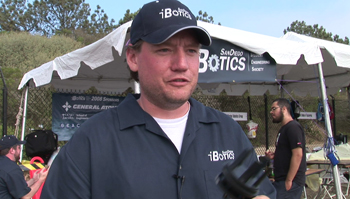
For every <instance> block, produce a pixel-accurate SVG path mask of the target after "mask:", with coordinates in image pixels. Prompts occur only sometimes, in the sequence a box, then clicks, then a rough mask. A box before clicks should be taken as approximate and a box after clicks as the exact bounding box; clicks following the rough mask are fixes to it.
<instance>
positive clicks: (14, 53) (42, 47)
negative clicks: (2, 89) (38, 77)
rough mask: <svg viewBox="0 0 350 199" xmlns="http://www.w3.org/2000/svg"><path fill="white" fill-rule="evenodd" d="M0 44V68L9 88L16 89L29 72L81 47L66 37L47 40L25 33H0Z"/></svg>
mask: <svg viewBox="0 0 350 199" xmlns="http://www.w3.org/2000/svg"><path fill="white" fill-rule="evenodd" d="M0 43H1V45H0V67H1V68H2V69H3V72H4V76H5V79H6V83H7V86H8V87H9V88H17V86H18V84H19V80H20V79H21V78H22V76H23V75H24V73H26V72H28V71H29V70H31V69H34V68H36V67H38V66H40V65H42V64H44V63H46V62H49V61H51V60H53V59H54V58H55V57H58V56H61V55H63V54H66V53H68V52H70V51H73V50H75V49H78V48H81V47H83V45H82V44H81V43H79V42H76V41H74V40H72V39H70V38H67V37H62V36H54V37H52V38H47V37H43V36H38V35H31V34H29V33H25V32H21V33H17V32H10V33H2V34H0Z"/></svg>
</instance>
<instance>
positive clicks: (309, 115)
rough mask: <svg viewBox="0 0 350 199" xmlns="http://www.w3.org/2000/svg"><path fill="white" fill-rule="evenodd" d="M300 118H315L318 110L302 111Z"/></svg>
mask: <svg viewBox="0 0 350 199" xmlns="http://www.w3.org/2000/svg"><path fill="white" fill-rule="evenodd" d="M298 119H299V120H315V119H316V112H300V116H299V117H298Z"/></svg>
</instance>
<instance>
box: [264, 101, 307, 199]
mask: <svg viewBox="0 0 350 199" xmlns="http://www.w3.org/2000/svg"><path fill="white" fill-rule="evenodd" d="M290 109H291V107H290V103H289V101H288V100H287V99H285V98H279V99H276V100H274V101H273V103H272V106H271V111H270V114H271V116H272V118H273V122H274V123H281V124H282V127H281V129H280V130H279V132H278V135H277V140H276V151H275V153H272V152H271V151H266V153H265V154H266V156H267V157H269V158H270V159H274V174H275V182H274V186H275V188H276V190H277V198H278V199H287V198H288V199H292V198H295V199H300V197H301V194H302V191H303V187H304V186H305V171H306V158H305V157H306V155H305V134H304V131H303V128H302V127H301V125H300V124H299V123H298V122H297V121H295V120H293V118H292V116H291V114H290Z"/></svg>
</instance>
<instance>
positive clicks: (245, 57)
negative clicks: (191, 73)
mask: <svg viewBox="0 0 350 199" xmlns="http://www.w3.org/2000/svg"><path fill="white" fill-rule="evenodd" d="M275 81H276V62H275V61H274V60H273V59H272V58H271V57H270V56H269V55H257V54H254V53H251V52H249V51H247V50H245V49H243V48H241V47H239V46H236V45H234V44H232V43H230V42H227V41H224V40H221V39H214V38H213V42H212V45H211V46H202V48H201V50H200V66H199V77H198V82H199V83H225V82H228V83H230V82H275Z"/></svg>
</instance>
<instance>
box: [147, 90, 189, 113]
mask: <svg viewBox="0 0 350 199" xmlns="http://www.w3.org/2000/svg"><path fill="white" fill-rule="evenodd" d="M194 89H195V88H191V90H190V91H189V92H188V94H183V95H184V96H183V97H181V98H178V96H176V93H170V92H166V91H165V92H163V91H161V90H157V88H154V89H143V90H142V89H141V95H142V94H144V95H145V96H147V99H148V100H149V101H150V102H151V103H152V104H154V105H156V106H157V107H159V108H162V109H164V110H175V109H177V108H179V107H181V106H182V105H183V104H184V103H186V102H187V101H188V99H189V98H190V97H191V95H192V93H193V91H194Z"/></svg>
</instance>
